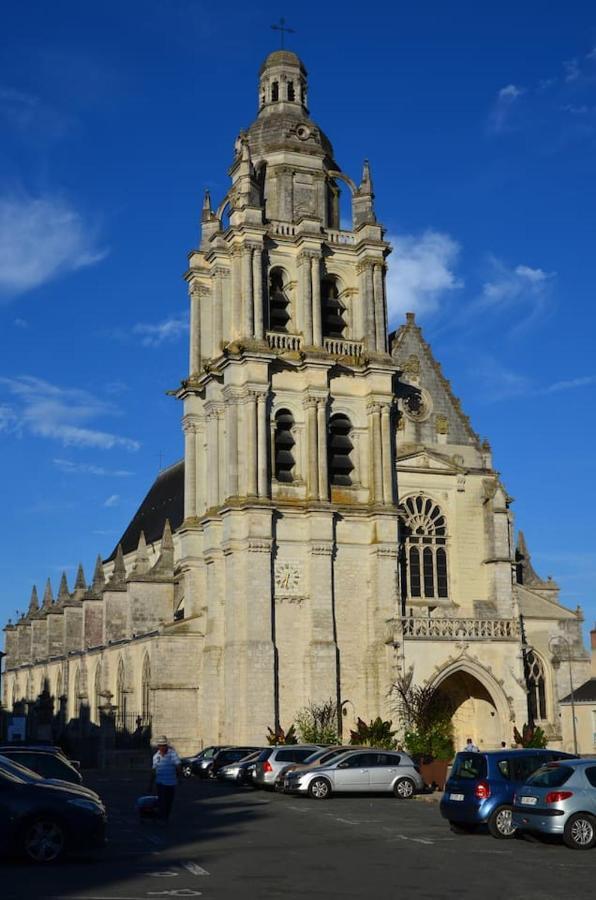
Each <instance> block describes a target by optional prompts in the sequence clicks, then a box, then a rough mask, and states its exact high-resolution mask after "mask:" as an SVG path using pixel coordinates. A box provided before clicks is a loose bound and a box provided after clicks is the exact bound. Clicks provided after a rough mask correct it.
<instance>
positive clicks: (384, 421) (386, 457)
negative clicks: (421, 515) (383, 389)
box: [381, 403, 393, 504]
mask: <svg viewBox="0 0 596 900" xmlns="http://www.w3.org/2000/svg"><path fill="white" fill-rule="evenodd" d="M381 440H382V456H383V503H388V504H389V503H393V454H392V452H391V407H390V406H389V404H388V403H383V405H382V406H381Z"/></svg>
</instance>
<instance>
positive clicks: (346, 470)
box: [327, 413, 354, 487]
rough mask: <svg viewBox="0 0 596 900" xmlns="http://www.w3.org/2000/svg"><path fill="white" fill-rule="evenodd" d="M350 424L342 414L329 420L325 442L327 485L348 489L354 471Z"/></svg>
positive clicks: (337, 414)
mask: <svg viewBox="0 0 596 900" xmlns="http://www.w3.org/2000/svg"><path fill="white" fill-rule="evenodd" d="M351 432H352V423H351V422H350V420H349V419H348V417H347V416H346V415H344V414H343V413H336V414H335V415H334V416H331V419H330V420H329V436H328V440H327V453H328V471H329V484H331V485H337V486H343V487H349V486H350V485H351V484H352V476H351V473H352V471H353V469H354V464H353V462H352V458H351V454H352V450H353V449H354V444H353V443H352V439H351V436H350V435H351Z"/></svg>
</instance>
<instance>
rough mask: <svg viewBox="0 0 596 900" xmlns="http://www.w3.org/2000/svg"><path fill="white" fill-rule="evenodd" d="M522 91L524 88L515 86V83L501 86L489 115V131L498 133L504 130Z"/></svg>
mask: <svg viewBox="0 0 596 900" xmlns="http://www.w3.org/2000/svg"><path fill="white" fill-rule="evenodd" d="M524 93H525V90H524V88H520V87H517V85H515V84H508V85H507V86H506V87H504V88H501V90H500V91H499V92H498V94H497V99H496V100H495V103H494V105H493V108H492V111H491V114H490V116H489V120H488V127H489V130H490V131H493V132H495V133H497V134H498V133H499V132H501V131H504V130H505V128H506V127H507V124H508V119H509V115H510V113H511V110H512V108H513V106H514V105H515V104H516V103H517V101H518V100H519V98H520V97H522V96H523V94H524Z"/></svg>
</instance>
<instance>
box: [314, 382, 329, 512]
mask: <svg viewBox="0 0 596 900" xmlns="http://www.w3.org/2000/svg"><path fill="white" fill-rule="evenodd" d="M317 450H318V457H319V465H318V476H319V500H328V499H329V478H328V471H327V401H326V400H319V401H318V403H317Z"/></svg>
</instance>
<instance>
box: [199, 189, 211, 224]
mask: <svg viewBox="0 0 596 900" xmlns="http://www.w3.org/2000/svg"><path fill="white" fill-rule="evenodd" d="M212 217H213V210H212V209H211V194H210V193H209V190H208V189H206V190H205V196H204V198H203V209H202V210H201V222H210V221H211V219H212Z"/></svg>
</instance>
